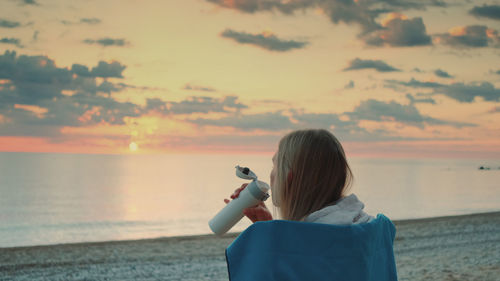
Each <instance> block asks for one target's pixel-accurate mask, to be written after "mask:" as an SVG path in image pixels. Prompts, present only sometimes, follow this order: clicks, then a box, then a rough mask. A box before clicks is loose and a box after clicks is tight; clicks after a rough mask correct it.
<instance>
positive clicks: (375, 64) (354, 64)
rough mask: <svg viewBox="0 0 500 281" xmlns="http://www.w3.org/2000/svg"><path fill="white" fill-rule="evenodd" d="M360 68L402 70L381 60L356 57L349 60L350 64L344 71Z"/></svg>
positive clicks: (379, 70) (382, 70) (385, 70)
mask: <svg viewBox="0 0 500 281" xmlns="http://www.w3.org/2000/svg"><path fill="white" fill-rule="evenodd" d="M360 69H374V70H376V71H378V72H394V71H401V70H399V69H397V68H395V67H392V66H390V65H388V64H387V63H385V62H383V61H381V60H362V59H360V58H355V59H353V60H352V61H350V62H349V66H348V67H346V68H344V69H343V71H350V70H360Z"/></svg>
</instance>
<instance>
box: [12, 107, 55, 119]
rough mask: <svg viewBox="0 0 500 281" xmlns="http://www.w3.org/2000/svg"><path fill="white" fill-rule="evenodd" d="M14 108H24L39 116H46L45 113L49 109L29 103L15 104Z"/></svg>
mask: <svg viewBox="0 0 500 281" xmlns="http://www.w3.org/2000/svg"><path fill="white" fill-rule="evenodd" d="M14 108H18V109H23V110H26V111H29V112H31V113H33V114H35V115H36V116H37V117H38V118H44V117H45V113H47V112H48V111H49V110H48V109H47V108H43V107H40V106H37V105H27V104H14Z"/></svg>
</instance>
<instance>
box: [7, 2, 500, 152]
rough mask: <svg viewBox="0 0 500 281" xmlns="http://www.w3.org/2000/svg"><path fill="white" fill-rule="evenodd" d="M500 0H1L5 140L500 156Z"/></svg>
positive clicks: (41, 147)
mask: <svg viewBox="0 0 500 281" xmlns="http://www.w3.org/2000/svg"><path fill="white" fill-rule="evenodd" d="M499 31H500V1H451V0H448V1H446V0H401V1H397V0H379V1H375V0H357V1H354V0H281V1H280V0H178V1H174V0H169V1H161V0H148V1H128V0H85V1H84V0H75V1H65V0H24V1H21V0H2V1H1V3H0V151H27V152H70V153H126V154H130V153H170V152H186V153H188V152H196V153H199V152H242V151H246V152H251V153H258V152H264V153H268V152H272V151H273V150H275V149H276V145H277V142H278V141H279V139H280V137H281V136H283V135H284V134H285V133H287V132H289V131H291V130H294V129H300V128H327V129H330V130H331V131H332V132H333V133H334V134H335V135H336V136H337V137H338V138H339V139H340V140H341V142H342V143H343V144H344V146H345V148H346V150H347V152H348V154H350V155H360V156H376V157H399V156H410V157H414V156H418V157H478V158H481V157H495V158H500V33H499Z"/></svg>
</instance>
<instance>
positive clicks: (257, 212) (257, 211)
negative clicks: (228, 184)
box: [224, 183, 273, 222]
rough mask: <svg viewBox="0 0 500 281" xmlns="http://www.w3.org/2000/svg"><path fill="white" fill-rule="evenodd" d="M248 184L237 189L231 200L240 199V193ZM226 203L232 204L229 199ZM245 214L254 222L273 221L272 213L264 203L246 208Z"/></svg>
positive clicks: (225, 200)
mask: <svg viewBox="0 0 500 281" xmlns="http://www.w3.org/2000/svg"><path fill="white" fill-rule="evenodd" d="M247 185H248V183H244V184H242V185H241V187H239V188H237V189H236V190H235V191H234V192H233V194H231V196H230V197H231V199H235V198H238V196H240V192H241V191H242V190H243V189H245V187H247ZM224 202H226V204H228V203H229V202H230V200H229V199H224ZM243 214H245V216H247V218H249V219H250V220H251V221H252V222H256V221H270V220H272V219H273V216H272V215H271V212H269V209H267V207H266V204H264V202H260V203H259V204H257V205H256V206H254V207H250V208H246V209H244V210H243Z"/></svg>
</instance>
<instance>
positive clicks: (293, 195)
mask: <svg viewBox="0 0 500 281" xmlns="http://www.w3.org/2000/svg"><path fill="white" fill-rule="evenodd" d="M272 160H273V169H272V171H271V175H270V178H271V193H272V201H273V204H274V205H275V206H276V207H278V208H279V211H280V214H281V217H282V218H283V219H285V220H293V221H306V222H318V223H329V224H337V225H339V224H340V225H345V224H354V223H363V222H368V221H370V220H372V219H373V217H372V216H369V215H367V214H366V213H365V212H364V211H363V208H364V204H363V203H362V202H360V201H359V200H358V198H357V197H356V196H355V195H354V194H351V195H349V196H347V197H344V195H345V191H346V189H348V187H349V186H350V184H351V182H352V173H351V169H350V168H349V165H348V163H347V160H346V157H345V153H344V150H343V148H342V145H341V144H340V142H339V141H338V140H337V138H335V136H333V135H332V134H331V133H330V132H328V131H326V130H321V129H319V130H300V131H294V132H291V133H289V134H288V135H286V136H285V137H283V138H282V139H281V141H280V143H279V147H278V151H277V152H276V153H275V154H274V156H273V159H272ZM246 185H247V184H243V185H242V186H241V187H240V188H238V189H236V190H235V192H234V193H233V194H232V195H231V198H232V199H234V198H236V197H238V196H239V194H240V192H241V191H242V190H243V189H244V188H245V187H246ZM224 201H225V202H226V203H229V200H228V199H225V200H224ZM244 213H245V215H246V216H247V217H248V218H249V219H250V220H252V222H256V221H267V220H272V219H273V217H272V215H271V212H270V211H269V209H268V208H267V207H266V205H265V204H264V202H262V203H261V204H259V205H258V206H256V207H253V208H248V209H246V210H245V211H244Z"/></svg>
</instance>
